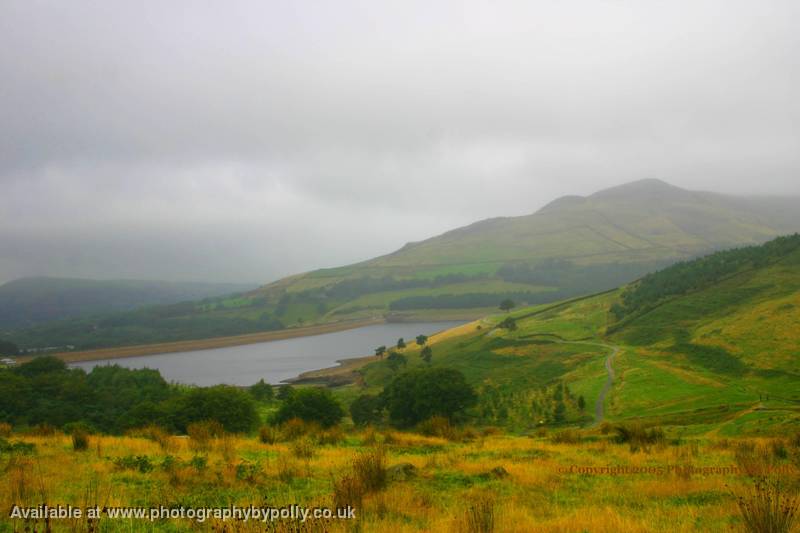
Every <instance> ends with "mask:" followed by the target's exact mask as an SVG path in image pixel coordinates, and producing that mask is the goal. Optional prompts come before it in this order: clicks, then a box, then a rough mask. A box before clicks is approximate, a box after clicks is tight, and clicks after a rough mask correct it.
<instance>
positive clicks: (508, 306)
mask: <svg viewBox="0 0 800 533" xmlns="http://www.w3.org/2000/svg"><path fill="white" fill-rule="evenodd" d="M516 306H517V304H515V303H514V300H511V299H509V298H506V299H505V300H503V301H502V302H500V310H501V311H506V312H508V311H511V310H512V309H514V308H515V307H516Z"/></svg>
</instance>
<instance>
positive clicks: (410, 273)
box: [261, 179, 800, 320]
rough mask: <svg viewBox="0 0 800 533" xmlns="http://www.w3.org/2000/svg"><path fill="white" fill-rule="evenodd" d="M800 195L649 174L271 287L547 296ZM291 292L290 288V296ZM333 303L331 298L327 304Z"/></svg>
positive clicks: (359, 300)
mask: <svg viewBox="0 0 800 533" xmlns="http://www.w3.org/2000/svg"><path fill="white" fill-rule="evenodd" d="M798 200H800V199H797V198H766V197H764V198H759V197H753V198H747V197H734V196H727V195H722V194H716V193H710V192H698V191H688V190H685V189H681V188H678V187H674V186H672V185H669V184H667V183H665V182H663V181H660V180H652V179H650V180H642V181H637V182H633V183H629V184H626V185H622V186H619V187H614V188H610V189H605V190H602V191H599V192H597V193H594V194H592V195H590V196H587V197H580V196H568V197H563V198H559V199H557V200H555V201H553V202H551V203H550V204H548V205H546V206H545V207H543V208H542V209H540V210H539V211H537V212H536V213H533V214H531V215H527V216H520V217H508V218H493V219H488V220H483V221H480V222H476V223H474V224H471V225H469V226H465V227H462V228H458V229H455V230H452V231H449V232H447V233H444V234H442V235H439V236H437V237H433V238H431V239H428V240H425V241H422V242H417V243H410V244H407V245H406V246H404V247H403V248H401V249H400V250H398V251H396V252H394V253H391V254H388V255H385V256H382V257H377V258H375V259H372V260H369V261H365V262H362V263H358V264H354V265H350V266H346V267H341V268H333V269H323V270H317V271H313V272H310V273H307V274H303V275H300V276H295V277H292V278H288V279H286V280H282V281H279V282H277V283H274V284H272V285H269V286H267V287H265V288H264V289H262V290H261V292H262V293H263V294H266V295H269V296H272V297H281V295H283V297H284V304H286V305H287V306H289V307H291V303H292V302H293V301H294V302H297V304H298V305H302V304H303V303H306V304H307V303H308V302H317V303H320V302H322V303H324V305H325V309H326V312H325V313H323V314H316V315H313V314H312V316H306V319H307V320H308V319H320V318H325V317H326V316H327V317H330V316H331V315H337V316H346V315H363V314H369V313H372V314H375V313H378V314H380V313H385V312H413V311H420V310H423V309H458V308H470V307H486V306H494V305H496V303H497V302H498V301H499V299H498V297H497V295H498V294H502V295H503V296H508V297H511V298H513V299H516V300H517V301H522V302H528V303H540V302H545V301H555V300H557V299H559V298H563V297H568V296H573V295H576V294H584V293H591V292H595V291H600V290H604V289H608V288H612V287H616V286H619V285H621V284H623V283H627V282H629V281H631V280H633V279H636V278H638V277H640V276H641V275H643V274H645V273H647V272H651V271H653V270H656V269H658V268H660V267H663V266H665V265H668V264H671V263H674V262H675V261H678V260H681V259H687V258H691V257H695V256H698V255H701V254H703V253H707V252H709V251H713V250H718V249H723V248H728V247H731V246H737V245H744V244H756V243H761V242H764V241H766V240H768V239H771V238H773V237H775V236H777V235H781V234H785V233H790V232H793V231H797V230H800V212H798V210H797V209H796V205H798ZM286 294H288V295H289V296H288V297H287V296H285V295H286ZM320 308H321V307H320Z"/></svg>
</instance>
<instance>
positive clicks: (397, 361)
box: [386, 352, 408, 372]
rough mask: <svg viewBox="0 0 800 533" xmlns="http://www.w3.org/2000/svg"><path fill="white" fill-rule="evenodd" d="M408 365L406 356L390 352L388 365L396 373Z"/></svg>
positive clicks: (387, 359) (387, 360)
mask: <svg viewBox="0 0 800 533" xmlns="http://www.w3.org/2000/svg"><path fill="white" fill-rule="evenodd" d="M407 363H408V360H407V359H406V356H405V355H403V354H399V353H397V352H390V353H389V357H387V358H386V364H388V365H389V366H390V367H391V368H392V370H394V371H395V372H397V370H398V369H399V368H400V367H401V366H406V364H407Z"/></svg>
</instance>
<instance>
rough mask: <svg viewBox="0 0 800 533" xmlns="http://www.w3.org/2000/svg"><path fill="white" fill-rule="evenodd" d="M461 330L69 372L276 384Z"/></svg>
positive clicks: (352, 332)
mask: <svg viewBox="0 0 800 533" xmlns="http://www.w3.org/2000/svg"><path fill="white" fill-rule="evenodd" d="M460 324H463V322H416V323H396V324H378V325H374V326H366V327H363V328H357V329H349V330H345V331H337V332H334V333H324V334H322V335H312V336H309V337H297V338H293V339H284V340H276V341H269V342H261V343H257V344H245V345H241V346H228V347H224V348H214V349H211V350H193V351H191V352H175V353H165V354H159V355H144V356H139V357H125V358H122V359H100V360H97V361H83V362H79V363H73V364H72V365H70V366H74V367H80V368H83V369H84V370H86V371H87V372H88V371H90V370H91V369H92V368H94V367H95V366H98V365H120V366H124V367H127V368H154V369H156V370H159V371H160V372H161V375H162V376H164V379H166V380H167V381H175V382H178V383H185V384H194V385H201V386H208V385H218V384H220V383H225V384H228V385H252V384H253V383H255V382H257V381H258V380H259V379H263V380H264V381H266V382H267V383H273V384H277V383H280V382H281V381H283V380H286V379H290V378H294V377H297V376H298V375H299V374H302V373H303V372H308V371H310V370H318V369H320V368H326V367H331V366H335V365H336V362H337V361H338V360H340V359H349V358H351V357H360V356H364V355H372V354H373V353H374V350H375V348H377V347H378V346H381V345H386V346H387V347H391V346H393V345H395V344H396V343H397V340H398V339H399V338H400V337H402V338H403V339H405V342H406V343H407V344H411V343H413V342H414V338H415V337H416V336H417V335H431V334H433V333H437V332H439V331H443V330H445V329H449V328H452V327H455V326H458V325H460Z"/></svg>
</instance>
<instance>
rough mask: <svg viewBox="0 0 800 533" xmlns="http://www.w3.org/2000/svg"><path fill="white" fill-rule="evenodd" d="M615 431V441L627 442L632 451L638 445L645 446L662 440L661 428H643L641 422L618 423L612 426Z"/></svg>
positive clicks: (662, 432) (636, 448) (638, 446)
mask: <svg viewBox="0 0 800 533" xmlns="http://www.w3.org/2000/svg"><path fill="white" fill-rule="evenodd" d="M614 429H615V430H616V432H617V436H616V437H615V439H614V440H615V441H616V442H617V443H620V444H622V443H628V444H629V445H630V447H631V450H632V451H635V450H638V449H639V448H640V447H645V448H647V447H648V446H650V445H651V444H657V443H660V442H664V431H663V430H661V428H657V427H654V428H649V429H648V428H645V427H644V426H642V425H641V424H629V425H619V426H616V427H615V428H614Z"/></svg>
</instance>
